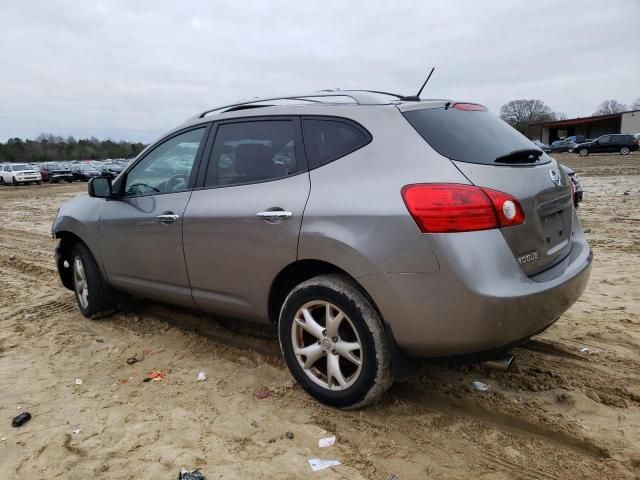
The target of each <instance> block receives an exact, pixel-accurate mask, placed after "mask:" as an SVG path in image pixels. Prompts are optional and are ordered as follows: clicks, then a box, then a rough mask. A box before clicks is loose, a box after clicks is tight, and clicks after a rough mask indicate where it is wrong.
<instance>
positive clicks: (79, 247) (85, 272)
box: [69, 242, 113, 318]
mask: <svg viewBox="0 0 640 480" xmlns="http://www.w3.org/2000/svg"><path fill="white" fill-rule="evenodd" d="M78 262H80V265H78ZM69 264H70V266H71V272H72V273H71V274H72V280H73V287H74V290H73V291H74V294H75V297H76V302H77V303H78V308H79V309H80V311H81V312H82V314H83V315H84V316H85V317H87V318H91V317H97V316H98V314H100V313H103V312H105V311H107V310H109V309H111V308H112V307H113V306H112V305H111V304H110V303H109V301H108V300H107V296H106V288H107V287H106V285H105V284H104V281H103V280H102V276H101V274H100V270H99V268H98V264H97V263H96V261H95V259H94V258H93V255H92V254H91V252H90V251H89V249H88V248H87V247H86V245H85V244H83V243H81V242H78V243H76V244H75V245H74V246H73V248H72V249H71V256H70V257H69ZM83 284H84V285H85V286H86V289H87V292H86V294H85V295H83V294H82V293H81V288H79V287H81V286H82V285H83Z"/></svg>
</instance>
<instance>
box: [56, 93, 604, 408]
mask: <svg viewBox="0 0 640 480" xmlns="http://www.w3.org/2000/svg"><path fill="white" fill-rule="evenodd" d="M52 232H53V234H54V235H55V236H56V237H57V238H58V239H59V244H58V247H57V249H56V256H57V265H58V270H59V272H60V277H61V279H62V283H63V284H64V285H65V286H66V287H67V288H69V289H71V290H74V291H75V295H76V298H77V302H78V306H79V308H80V310H81V311H82V313H83V314H84V315H85V316H87V317H91V316H93V315H96V314H98V313H99V312H102V311H105V310H107V309H110V308H113V306H114V305H115V304H116V303H117V302H118V299H119V298H120V296H121V295H122V294H128V295H132V296H137V297H146V298H150V299H156V300H159V301H162V302H169V303H173V304H178V305H184V306H187V307H192V308H197V309H201V310H205V311H208V312H212V313H215V314H218V315H220V316H224V317H230V318H237V319H247V320H253V321H256V322H265V323H269V322H271V323H274V324H277V325H278V331H279V337H280V345H281V349H282V354H283V356H284V358H285V360H286V363H287V365H288V366H289V369H290V370H291V373H292V374H293V376H294V377H295V378H296V379H297V381H298V382H300V384H301V385H302V386H303V388H304V389H305V390H306V391H307V392H309V393H310V394H311V395H313V396H314V397H315V398H317V399H318V400H320V401H321V402H324V403H326V404H329V405H332V406H336V407H344V408H346V407H350V408H353V407H358V406H362V405H365V404H367V403H370V402H371V401H373V400H375V399H376V398H377V397H379V396H380V395H381V394H382V393H383V392H384V391H385V390H386V389H387V388H388V387H389V386H390V385H391V384H392V383H393V381H394V379H395V380H400V379H403V378H404V377H406V372H407V368H406V367H407V362H406V359H407V358H408V357H441V356H450V355H461V354H474V355H475V354H484V356H485V357H491V356H497V355H501V354H504V353H505V352H508V351H509V350H510V349H511V348H512V347H513V346H515V345H517V344H519V343H521V342H524V341H526V340H527V339H529V338H530V337H531V336H532V335H535V334H537V333H539V332H541V331H543V330H544V329H546V328H547V327H549V326H550V325H551V324H552V323H553V322H554V321H556V320H557V319H558V317H559V316H560V315H561V314H562V313H563V312H564V311H565V310H567V309H568V308H569V307H570V306H571V305H572V304H573V303H574V302H575V301H576V300H577V299H578V297H579V296H580V295H581V294H582V292H583V290H584V288H585V286H586V283H587V280H588V277H589V272H590V266H591V259H592V255H591V251H590V249H589V246H588V245H587V243H586V241H585V237H584V235H583V232H582V229H581V226H580V222H579V220H578V217H577V216H576V212H575V209H574V207H573V201H572V183H571V182H570V181H569V180H568V178H567V176H566V175H565V174H564V172H563V171H562V169H561V168H560V167H559V165H558V163H557V162H556V161H555V160H554V159H552V158H551V157H549V156H547V155H546V154H545V153H543V152H542V151H541V150H540V149H538V148H537V147H535V146H534V145H533V144H532V143H531V142H530V141H529V140H527V139H526V138H525V137H523V136H522V135H520V134H519V133H518V132H516V131H515V130H513V129H512V128H511V127H509V126H508V125H506V124H505V123H503V122H502V121H501V120H499V119H498V118H497V117H495V116H494V115H492V114H491V113H489V112H487V111H486V109H485V108H484V107H482V106H480V105H477V104H472V103H460V102H455V101H446V100H419V99H418V98H417V97H407V98H404V97H401V96H399V95H393V94H382V93H381V92H369V91H324V92H320V93H314V94H305V95H293V96H289V97H284V98H282V97H281V98H274V99H261V100H251V101H248V102H242V103H237V104H232V105H226V106H224V107H219V108H216V109H213V110H208V111H205V112H202V113H201V114H199V115H197V116H196V117H195V118H193V119H191V120H189V121H187V122H186V123H185V124H183V125H181V126H180V127H178V128H177V129H175V130H173V131H172V132H170V133H169V134H167V135H166V136H164V137H163V138H162V139H161V140H159V141H157V142H155V143H154V144H152V145H150V146H149V147H148V148H147V149H146V150H144V151H143V152H142V153H141V154H140V155H139V156H138V157H137V159H136V160H135V161H134V162H133V163H132V164H131V165H130V166H129V167H128V168H127V169H126V170H125V171H124V172H123V173H122V174H121V175H119V176H118V177H117V178H116V179H115V180H114V181H113V183H111V180H110V179H108V178H94V179H91V180H90V183H89V196H88V197H87V196H86V195H85V196H80V197H77V198H75V199H73V200H71V201H69V202H66V203H64V204H63V205H62V206H61V208H60V211H59V213H58V215H57V217H56V219H55V221H54V223H53V227H52ZM487 352H489V353H488V354H487Z"/></svg>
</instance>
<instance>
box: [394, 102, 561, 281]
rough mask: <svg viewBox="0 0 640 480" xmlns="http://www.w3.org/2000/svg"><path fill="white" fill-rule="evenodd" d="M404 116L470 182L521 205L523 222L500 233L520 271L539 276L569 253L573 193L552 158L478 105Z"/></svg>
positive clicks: (414, 111) (418, 111)
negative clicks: (497, 191)
mask: <svg viewBox="0 0 640 480" xmlns="http://www.w3.org/2000/svg"><path fill="white" fill-rule="evenodd" d="M401 110H403V108H402V107H401ZM403 115H404V116H405V118H406V119H407V120H408V121H409V123H410V124H411V125H412V126H413V127H414V128H415V129H416V130H417V131H418V133H419V134H420V135H421V136H422V137H423V138H424V139H425V140H426V141H427V142H428V143H429V144H430V145H431V147H433V149H434V150H436V151H437V152H438V153H440V154H441V155H443V156H445V157H448V158H449V159H450V160H451V161H452V162H453V163H454V165H455V166H456V167H457V168H458V169H459V170H460V172H462V174H463V175H464V176H465V177H466V178H467V179H468V180H469V181H470V182H471V183H473V184H474V185H476V186H479V187H484V188H490V189H493V190H499V191H501V192H504V193H507V194H509V195H512V196H513V197H515V198H516V199H517V200H518V201H519V202H520V205H521V206H522V209H523V211H524V214H525V220H524V223H522V224H521V225H515V226H510V227H505V228H501V231H502V234H503V236H504V238H505V240H506V242H507V244H508V245H509V248H510V249H511V252H512V253H513V255H514V257H515V258H516V260H517V261H518V263H519V264H520V267H521V268H522V270H523V272H524V273H526V274H527V275H534V274H536V273H539V272H541V271H543V270H545V269H547V268H549V267H551V266H553V265H554V264H556V263H557V262H559V261H560V260H562V259H563V258H564V257H565V256H566V255H568V254H569V252H570V250H571V236H572V231H571V228H572V216H573V199H572V193H573V192H572V189H571V186H570V180H569V179H568V178H567V176H566V174H565V173H564V172H563V171H562V169H561V168H560V166H559V165H558V163H557V162H556V161H555V160H554V159H553V158H551V157H549V156H548V155H547V154H545V153H544V152H542V151H541V150H540V149H539V148H537V147H536V146H535V145H534V144H533V143H532V142H531V141H530V140H528V139H527V138H526V137H525V136H523V135H522V134H520V133H519V132H518V131H516V130H515V129H513V128H512V127H510V126H509V125H508V124H506V123H505V122H503V121H502V120H500V119H499V118H498V117H496V116H494V115H493V114H491V113H489V112H487V111H486V109H485V108H483V107H481V106H479V105H475V104H467V103H464V104H463V103H453V102H452V103H447V104H445V106H442V107H438V108H418V109H415V107H411V108H410V109H407V110H406V111H403Z"/></svg>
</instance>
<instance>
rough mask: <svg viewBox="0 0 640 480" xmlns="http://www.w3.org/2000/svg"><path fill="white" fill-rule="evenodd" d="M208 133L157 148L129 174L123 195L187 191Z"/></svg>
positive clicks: (182, 136)
mask: <svg viewBox="0 0 640 480" xmlns="http://www.w3.org/2000/svg"><path fill="white" fill-rule="evenodd" d="M205 130H206V129H205V128H204V127H203V128H198V129H197V130H190V131H188V132H185V133H181V134H180V135H176V136H175V137H172V138H170V139H169V140H167V141H166V142H164V143H161V144H160V145H158V146H157V147H155V148H154V149H153V150H152V151H151V152H150V153H148V154H147V155H146V156H145V157H144V158H143V159H142V160H141V161H140V162H139V163H138V164H137V165H136V166H135V167H133V169H132V170H130V171H129V173H128V174H127V182H126V184H125V186H124V195H125V196H132V195H153V194H156V193H175V192H183V191H185V190H186V189H187V188H188V186H189V178H190V177H191V170H192V168H193V162H194V161H195V159H196V155H197V153H198V148H199V147H200V143H201V142H202V136H203V134H204V132H205Z"/></svg>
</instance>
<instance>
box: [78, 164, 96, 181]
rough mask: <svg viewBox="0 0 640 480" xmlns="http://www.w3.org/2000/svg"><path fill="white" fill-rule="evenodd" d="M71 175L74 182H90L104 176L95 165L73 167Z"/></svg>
mask: <svg viewBox="0 0 640 480" xmlns="http://www.w3.org/2000/svg"><path fill="white" fill-rule="evenodd" d="M71 173H72V174H73V178H74V180H81V181H83V182H88V181H89V180H90V179H92V178H93V177H99V176H100V175H102V172H101V171H100V170H98V169H97V168H95V167H94V166H93V165H88V164H83V163H78V164H75V165H74V166H73V167H71Z"/></svg>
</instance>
